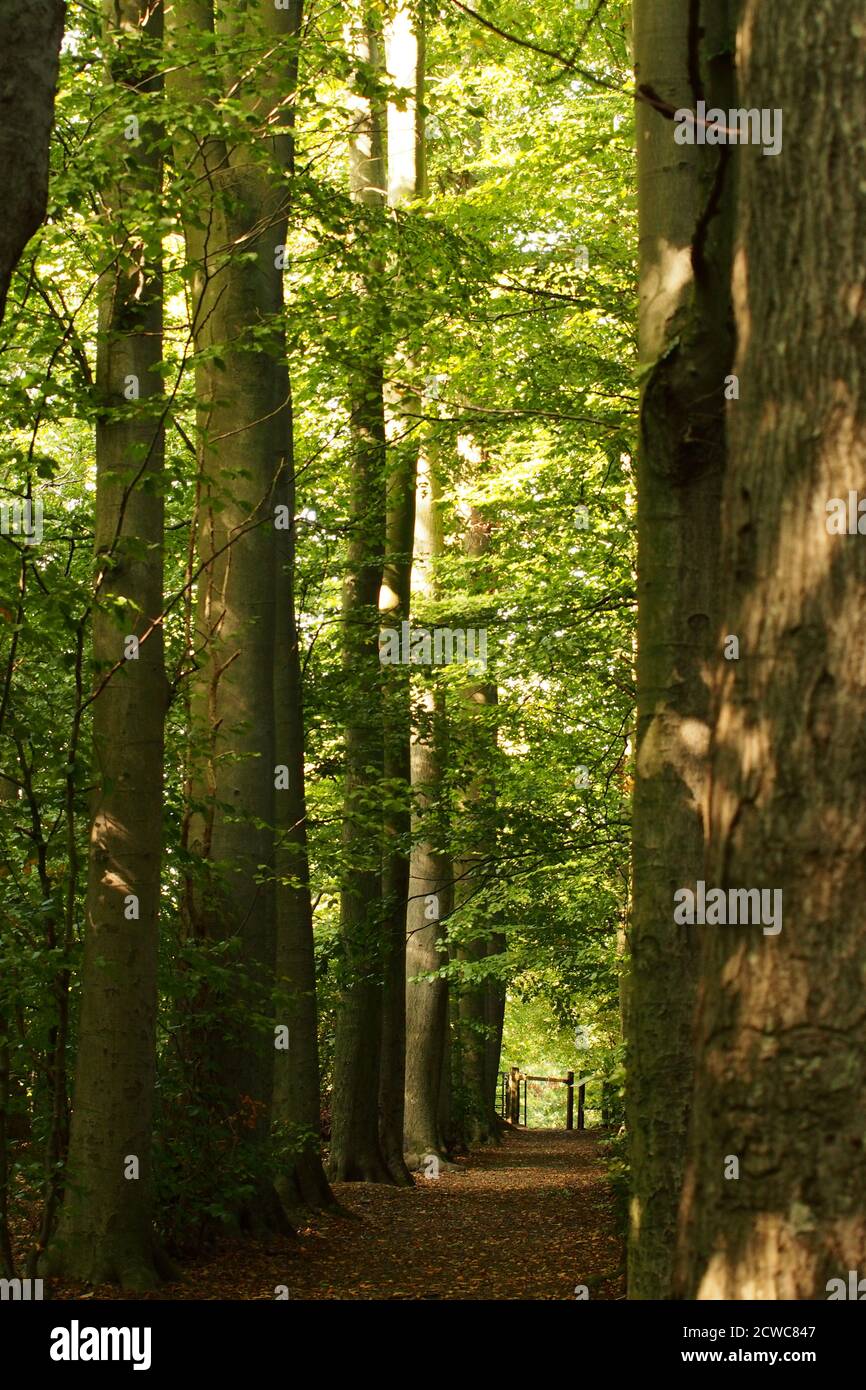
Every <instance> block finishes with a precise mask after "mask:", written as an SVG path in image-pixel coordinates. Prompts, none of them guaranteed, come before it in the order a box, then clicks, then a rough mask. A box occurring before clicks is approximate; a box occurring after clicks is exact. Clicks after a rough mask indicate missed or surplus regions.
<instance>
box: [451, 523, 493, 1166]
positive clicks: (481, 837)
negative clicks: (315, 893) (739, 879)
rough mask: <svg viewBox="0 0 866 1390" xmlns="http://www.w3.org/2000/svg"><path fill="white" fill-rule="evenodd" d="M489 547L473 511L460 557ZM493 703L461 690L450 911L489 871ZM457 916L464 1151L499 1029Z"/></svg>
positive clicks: (481, 1114)
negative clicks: (459, 786) (462, 745)
mask: <svg viewBox="0 0 866 1390" xmlns="http://www.w3.org/2000/svg"><path fill="white" fill-rule="evenodd" d="M489 544H490V528H489V526H488V524H487V523H486V522H485V521H484V520H483V518H482V517H481V516H480V515H479V514H478V512H476V511H475V510H474V509H473V510H472V511H471V513H470V516H469V519H468V526H467V533H466V539H465V542H464V549H465V552H466V555H467V556H468V557H470V558H471V559H474V560H479V561H480V559H481V557H482V556H483V555H484V553H485V551H486V550H487V548H488V546H489ZM497 699H498V692H497V689H496V686H495V685H494V684H492V683H491V682H489V681H485V680H476V681H474V682H472V683H471V684H470V685H468V686H467V688H466V690H465V692H464V707H465V709H464V719H465V721H466V726H467V729H468V731H469V739H470V740H471V742H470V743H469V746H468V750H467V754H466V766H465V770H464V771H465V778H466V790H465V793H464V798H463V806H464V810H465V817H464V819H463V825H462V827H461V833H462V834H463V836H464V837H465V840H464V842H465V844H466V849H465V851H464V852H463V853H462V854H461V855H460V856H459V857H455V860H454V901H455V907H456V908H457V909H459V908H461V906H463V905H464V904H471V903H473V902H474V899H475V898H476V896H477V895H478V893H479V891H480V890H481V889H482V888H483V883H484V880H485V878H487V877H488V876H489V875H490V874H491V872H492V868H491V863H490V860H491V857H492V855H493V854H494V853H495V848H496V832H495V826H494V822H493V818H494V814H495V804H496V787H495V781H494V772H493V769H492V767H491V765H490V754H491V752H492V751H493V749H494V748H495V745H496V727H495V724H492V723H491V721H490V711H491V709H492V707H493V706H495V705H496V703H497ZM463 915H464V920H466V921H468V923H469V927H468V931H466V928H465V926H463V924H462V923H461V927H462V928H463V929H462V931H461V938H462V942H461V944H460V945H459V946H458V959H459V960H461V961H462V962H463V963H464V964H466V965H467V966H469V974H470V978H469V980H468V983H465V984H461V987H460V997H459V1005H458V1015H459V1019H460V1066H461V1082H462V1095H463V1107H464V1115H465V1119H464V1128H465V1132H466V1138H467V1141H468V1143H469V1144H470V1145H472V1144H486V1143H489V1142H490V1140H491V1139H494V1138H495V1137H496V1135H497V1133H498V1129H499V1126H498V1123H497V1119H496V1111H495V1092H494V1089H493V1087H492V1086H491V1085H489V1084H488V1082H489V1078H490V1072H491V1060H490V1059H491V1056H492V1052H493V1047H494V1042H495V1039H494V1035H493V1030H494V1029H496V1028H501V1024H499V1023H498V1019H497V1015H496V1014H495V1013H494V1011H493V1008H492V1007H491V999H490V986H489V982H488V981H487V980H486V979H474V980H473V979H472V978H471V976H472V973H473V967H475V966H478V965H480V964H481V962H482V961H483V960H484V959H485V958H486V957H487V955H488V954H490V953H491V940H490V931H489V924H486V923H485V924H484V926H483V927H482V926H480V925H479V921H478V913H477V907H473V906H469V909H468V912H466V913H465V914H463ZM473 919H475V920H474V921H473ZM464 933H465V935H464ZM474 973H476V974H477V973H478V972H474ZM497 1060H498V1051H497Z"/></svg>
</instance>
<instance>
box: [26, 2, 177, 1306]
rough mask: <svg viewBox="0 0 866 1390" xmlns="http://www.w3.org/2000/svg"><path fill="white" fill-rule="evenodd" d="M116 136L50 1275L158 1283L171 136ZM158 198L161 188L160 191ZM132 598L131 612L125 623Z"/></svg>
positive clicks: (157, 50)
mask: <svg viewBox="0 0 866 1390" xmlns="http://www.w3.org/2000/svg"><path fill="white" fill-rule="evenodd" d="M103 24H104V40H105V46H106V49H107V52H108V64H109V71H110V78H111V81H112V82H113V83H114V84H115V85H116V86H117V94H116V100H117V102H118V103H119V105H120V107H121V109H123V103H124V101H125V100H127V99H128V100H129V101H130V102H134V97H131V96H130V93H133V92H141V91H156V90H159V88H160V86H161V78H160V77H159V76H158V73H159V68H160V63H161V44H160V40H161V33H162V15H161V11H160V9H159V7H158V6H157V7H154V6H153V4H152V3H151V0H123V3H121V4H116V3H114V0H111V2H110V3H106V4H105V5H104V6H103ZM139 130H140V143H138V144H136V145H135V147H134V148H132V147H128V146H127V147H126V149H127V150H128V158H127V159H126V160H125V161H122V159H121V156H122V154H123V153H124V140H123V133H122V129H118V131H117V135H116V138H115V145H114V154H115V156H116V158H117V164H118V166H120V165H121V164H123V166H124V167H118V168H117V170H116V175H115V181H114V183H113V186H112V188H111V189H110V191H109V192H108V194H107V196H106V212H107V217H108V219H109V223H110V234H111V239H112V241H113V243H114V245H115V247H116V257H115V260H114V261H113V263H112V265H111V267H110V269H109V270H107V271H106V272H105V273H104V275H103V276H102V280H101V283H100V304H99V340H98V347H97V365H96V388H97V395H98V400H99V405H100V408H101V411H102V414H101V416H100V418H99V421H98V424H97V428H96V462H97V493H96V561H97V567H98V568H97V584H96V596H95V598H96V603H95V612H94V618H93V658H94V665H95V682H96V685H95V692H94V695H95V698H94V703H93V738H94V764H95V768H96V780H97V790H96V793H95V798H94V810H93V821H92V825H91V831H90V851H89V860H88V882H87V901H86V928H85V936H84V967H83V983H82V1003H81V1018H80V1023H79V1042H78V1055H77V1064H76V1076H75V1102H74V1108H73V1114H72V1127H71V1133H70V1147H69V1168H68V1176H67V1182H66V1191H65V1197H64V1201H63V1207H62V1211H61V1216H60V1221H59V1224H58V1229H57V1233H56V1237H55V1240H54V1243H53V1245H52V1247H51V1248H50V1250H49V1251H48V1253H47V1255H46V1258H45V1260H44V1262H43V1264H44V1272H46V1273H51V1274H58V1273H62V1274H64V1275H72V1276H73V1277H75V1278H79V1279H85V1280H88V1281H90V1282H92V1283H104V1282H110V1281H116V1282H118V1283H120V1284H121V1285H123V1286H124V1287H130V1288H146V1287H149V1286H150V1285H152V1284H153V1283H154V1282H155V1280H156V1277H157V1267H156V1260H155V1254H154V1246H153V1240H152V1224H153V1185H152V1177H151V1140H152V1122H153V1105H154V1084H155V1071H156V1004H157V1001H156V975H157V954H158V950H157V948H158V912H159V888H160V861H161V854H162V763H163V724H164V716H165V710H166V696H167V685H166V679H165V671H164V666H163V637H162V625H161V622H160V621H159V615H160V613H161V610H162V603H163V551H162V547H163V496H162V471H163V428H162V382H161V377H160V375H159V367H160V366H161V361H162V274H161V255H160V245H159V234H158V233H156V234H155V235H153V237H152V239H151V240H150V241H147V240H144V239H140V238H139V236H138V235H137V234H136V233H134V232H133V231H131V230H130V227H131V226H133V227H139V226H141V224H142V221H143V218H151V219H155V217H156V214H157V213H158V209H159V200H160V194H161V178H162V162H161V158H160V153H159V131H158V129H155V128H153V127H152V126H151V125H150V124H149V123H148V122H147V121H146V120H145V119H144V118H143V117H142V118H141V119H140V127H139ZM145 200H150V201H149V202H148V203H146V202H145ZM118 606H119V611H120V613H121V619H120V622H118V616H117V614H118Z"/></svg>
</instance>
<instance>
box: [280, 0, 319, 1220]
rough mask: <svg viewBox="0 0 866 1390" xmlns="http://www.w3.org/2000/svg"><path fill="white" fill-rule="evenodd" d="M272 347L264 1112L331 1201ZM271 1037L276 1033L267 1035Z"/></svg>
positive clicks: (296, 1193) (290, 1169)
mask: <svg viewBox="0 0 866 1390" xmlns="http://www.w3.org/2000/svg"><path fill="white" fill-rule="evenodd" d="M288 14H289V18H288V25H287V32H288V33H289V34H290V35H291V36H292V37H293V38H294V39H295V43H294V45H293V47H292V49H291V51H290V53H289V55H288V61H287V63H286V65H285V70H286V78H285V82H284V84H281V85H282V92H283V94H284V95H288V94H290V93H292V92H294V91H295V90H296V89H297V82H298V61H299V47H298V45H299V42H300V32H301V19H302V0H292V4H291V7H290V9H289V12H288ZM282 124H283V126H284V130H285V133H284V134H283V135H282V136H281V137H280V139H281V140H282V141H283V142H284V146H283V148H282V150H281V156H282V163H283V164H284V167H285V168H286V172H287V173H288V174H289V176H290V178H291V177H293V176H294V129H293V128H294V111H293V108H291V107H289V108H288V109H287V110H286V113H285V117H284V120H283V122H282ZM286 225H287V224H286V221H285V218H283V217H281V218H280V219H279V222H278V224H277V225H276V227H275V235H276V237H277V241H278V243H279V242H282V241H284V240H285V235H286ZM273 290H274V305H273V312H274V314H276V315H281V314H282V312H283V284H282V276H281V275H280V274H279V273H278V274H277V275H275V277H274V281H273ZM278 343H279V345H280V347H281V351H280V352H279V353H278V354H276V355H275V363H274V366H275V370H274V385H275V388H276V394H275V399H274V411H275V423H276V428H277V431H278V448H279V444H280V441H281V442H282V452H281V453H278V462H279V468H280V471H279V475H278V479H277V484H276V492H275V497H276V503H277V507H278V508H282V509H284V510H282V512H280V513H278V521H279V522H281V523H284V524H278V525H277V526H276V562H277V577H276V634H275V646H274V707H275V714H274V718H275V731H276V754H275V757H276V763H277V765H278V766H284V767H285V769H286V774H287V776H286V785H285V786H284V787H283V786H281V788H280V790H279V791H278V792H277V795H276V815H275V821H276V829H277V839H276V845H275V860H276V915H277V963H276V973H277V1000H278V1011H277V1025H278V1026H279V1025H285V1026H286V1027H287V1028H288V1039H287V1041H288V1046H287V1047H285V1048H277V1049H276V1051H275V1069H274V1093H273V1105H272V1120H273V1124H274V1129H275V1132H276V1135H277V1137H278V1139H279V1141H280V1144H281V1146H285V1148H286V1149H287V1153H286V1156H285V1157H283V1152H282V1149H281V1152H280V1156H279V1159H278V1163H277V1169H276V1171H277V1181H276V1187H277V1192H278V1193H279V1195H280V1198H281V1199H282V1201H283V1205H284V1206H285V1207H286V1208H287V1209H288V1210H289V1211H290V1212H291V1211H294V1210H295V1209H298V1208H320V1207H330V1206H333V1205H335V1203H334V1197H333V1194H332V1192H331V1189H330V1186H329V1185H328V1180H327V1178H326V1177H325V1170H324V1167H323V1165H322V1157H321V1137H320V1129H321V1114H320V1111H321V1096H320V1089H319V1039H318V1008H317V1002H316V962H315V954H314V949H313V909H312V902H311V899H310V863H309V856H308V852H307V801H306V771H305V766H304V701H303V681H302V677H301V655H300V638H299V633H298V624H297V617H296V613H295V585H294V572H295V542H296V538H297V531H296V526H295V506H296V502H295V453H294V435H293V420H292V399H291V380H290V376H289V369H288V363H287V360H286V347H285V334H284V332H283V331H282V330H280V332H279V335H278ZM275 1042H276V1039H275Z"/></svg>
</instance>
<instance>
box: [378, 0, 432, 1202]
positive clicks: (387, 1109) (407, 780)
mask: <svg viewBox="0 0 866 1390" xmlns="http://www.w3.org/2000/svg"><path fill="white" fill-rule="evenodd" d="M384 39H385V59H386V64H387V69H388V76H389V78H390V79H391V80H392V81H393V82H396V83H397V85H398V86H400V87H402V88H408V89H409V90H412V91H414V93H415V96H414V99H412V100H409V101H407V102H406V104H405V108H404V109H403V110H399V109H398V108H397V106H396V105H395V104H394V103H393V102H391V103H389V105H388V111H387V129H388V142H387V143H388V161H387V165H388V203H389V206H390V207H393V208H398V209H399V208H403V207H404V206H405V204H406V203H407V202H410V201H411V200H412V199H413V198H416V197H418V196H420V195H421V194H423V192H424V118H423V115H422V110H423V100H424V69H423V46H422V45H421V44H420V43H419V36H418V33H417V31H416V19H415V16H414V14H413V7H412V6H411V5H409V4H407V3H405V2H404V3H400V4H398V5H397V7H396V10H395V11H394V13H393V14H391V15H390V16H389V17H388V18H387V19H386V21H385V33H384ZM406 293H407V290H406V287H405V285H404V284H403V283H402V277H401V276H400V275H399V273H398V275H397V277H396V281H395V285H394V290H393V298H394V300H395V302H397V303H399V302H401V301H402V299H403V297H404V296H405V295H406ZM392 371H396V373H399V374H401V375H403V376H404V378H411V377H412V376H413V375H414V373H415V371H416V368H415V366H414V364H413V363H412V362H411V360H410V359H409V358H408V357H407V356H406V355H405V354H404V355H403V356H402V357H401V358H399V359H398V360H397V362H396V363H395V365H394V368H392ZM386 396H387V398H388V405H389V409H388V419H387V422H386V425H387V430H388V454H387V464H388V476H387V488H386V498H387V517H386V545H385V564H384V569H383V575H382V589H381V591H380V595H379V608H380V610H381V613H382V620H383V622H384V623H386V624H387V625H388V626H390V627H394V628H396V629H397V631H400V624H401V623H402V622H403V621H408V620H409V618H410V615H411V585H412V550H413V535H414V527H415V475H416V471H417V460H418V427H419V423H420V422H419V418H418V417H419V416H420V414H421V410H420V404H421V402H420V396H419V394H418V392H417V391H413V390H411V389H410V388H408V387H407V386H400V385H397V386H394V387H392V388H391V389H390V390H389V391H387V392H386ZM382 675H383V695H382V698H383V726H384V777H385V787H386V789H387V800H386V810H385V816H384V860H383V870H382V900H383V907H384V920H383V927H384V931H383V954H384V960H383V971H382V1053H381V1069H380V1075H379V1140H380V1144H381V1147H382V1153H383V1156H384V1158H385V1161H386V1162H387V1164H388V1167H389V1168H390V1170H391V1172H392V1174H393V1176H394V1178H395V1179H396V1180H397V1181H398V1182H402V1183H404V1184H409V1183H410V1182H411V1178H410V1176H409V1171H408V1169H407V1167H406V1163H405V1161H404V1157H403V1148H404V1144H403V1131H404V1088H405V1083H406V905H407V902H408V899H409V855H410V840H411V830H412V827H411V806H410V793H411V757H410V746H409V745H410V736H411V712H410V677H409V667H408V666H403V665H402V664H395V665H391V666H385V667H384V668H383V673H382Z"/></svg>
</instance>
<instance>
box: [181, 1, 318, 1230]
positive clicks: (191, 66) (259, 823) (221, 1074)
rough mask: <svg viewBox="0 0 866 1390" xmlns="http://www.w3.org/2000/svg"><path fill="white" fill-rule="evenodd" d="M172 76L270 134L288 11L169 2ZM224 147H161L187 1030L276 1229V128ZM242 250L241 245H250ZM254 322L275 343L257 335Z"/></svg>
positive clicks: (217, 143)
mask: <svg viewBox="0 0 866 1390" xmlns="http://www.w3.org/2000/svg"><path fill="white" fill-rule="evenodd" d="M169 14H170V23H171V33H172V40H173V45H174V53H173V61H172V65H171V81H172V84H173V86H174V89H175V90H176V91H177V93H178V94H179V95H180V96H182V97H184V98H185V99H186V100H187V101H188V102H189V103H190V105H191V106H192V105H193V104H196V103H197V104H199V105H200V106H201V107H203V108H206V107H207V104H208V102H209V100H210V99H211V98H213V97H216V98H217V99H218V98H219V97H220V96H222V95H224V93H222V92H216V93H214V92H213V91H212V90H209V87H208V81H209V78H208V77H207V76H206V73H208V72H210V70H211V69H210V65H205V64H203V63H202V61H201V59H202V53H203V51H204V49H203V45H206V46H208V47H213V46H214V45H215V47H216V50H217V52H218V53H220V56H221V59H222V61H221V64H220V70H221V72H222V80H223V82H224V84H225V90H226V91H229V90H230V91H231V92H232V99H233V101H234V102H238V103H242V104H243V105H244V106H245V108H246V110H247V112H248V113H249V115H250V118H251V119H252V120H254V121H256V122H259V123H261V124H264V122H265V120H266V119H268V118H270V120H271V123H272V124H274V125H276V129H277V131H280V125H281V122H280V121H279V119H276V120H275V119H274V112H275V111H276V109H277V107H278V103H279V101H280V99H281V98H282V97H283V95H284V90H285V75H286V70H287V69H286V70H284V69H283V68H282V67H281V63H280V59H282V60H283V62H284V63H285V64H286V65H287V68H288V67H289V66H290V65H291V62H292V53H293V51H294V44H293V43H292V44H287V45H281V41H282V40H283V39H285V38H292V29H291V25H292V22H293V15H292V13H291V12H290V11H287V10H277V9H275V7H274V5H273V4H272V3H270V0H256V3H255V4H253V5H251V6H250V7H249V8H247V9H244V10H241V11H232V12H230V13H228V14H223V13H222V12H220V14H219V20H218V23H217V25H216V28H215V23H214V8H213V5H212V3H211V0H175V3H174V4H173V5H172V7H171V11H170V12H169ZM247 35H248V36H249V38H250V47H251V48H252V47H253V46H254V45H255V44H259V45H261V40H262V37H263V36H264V37H266V38H267V39H268V40H269V41H270V42H272V43H273V46H274V47H273V51H272V52H271V54H270V56H269V60H268V65H267V67H266V68H263V69H261V70H258V69H253V70H242V69H244V64H243V63H239V62H238V59H237V51H236V44H237V41H238V40H244V38H245V37H246V36H247ZM252 138H254V137H247V136H239V137H238V142H237V143H236V144H232V143H228V144H227V143H226V141H224V140H223V139H222V138H220V137H213V136H205V137H204V138H202V139H197V140H196V141H194V142H190V141H188V139H187V138H186V137H185V136H184V134H183V133H182V132H180V133H179V135H178V138H177V147H176V159H177V163H178V165H179V166H180V167H182V168H184V169H185V170H188V171H190V172H191V173H192V175H193V177H194V178H195V181H196V185H197V192H196V193H191V194H190V196H189V198H188V200H187V208H188V211H187V218H186V225H185V235H186V243H187V258H188V261H189V262H190V264H191V266H192V267H193V269H194V278H193V281H192V319H193V333H194V345H195V349H196V393H197V401H198V413H199V468H200V479H201V486H200V495H199V509H198V518H197V536H198V548H199V562H200V566H201V577H200V580H199V592H198V614H197V624H196V634H195V642H196V648H197V650H198V655H199V667H198V670H197V672H196V675H195V684H194V689H193V697H192V711H193V720H194V725H195V728H196V730H197V731H198V734H199V737H200V739H201V741H202V745H203V751H202V756H201V758H200V765H199V767H198V770H197V773H196V777H195V782H194V788H193V802H194V807H195V810H194V814H193V815H192V816H191V818H190V826H189V849H190V851H191V852H192V854H193V855H196V856H198V857H199V859H200V861H201V865H202V868H201V872H200V873H199V874H197V875H194V876H193V882H192V884H191V886H190V893H189V898H188V910H189V916H190V922H191V928H192V931H193V934H194V936H195V937H196V938H197V939H199V940H201V941H202V943H203V945H204V944H207V945H209V946H211V947H212V946H213V945H214V944H216V945H217V946H218V947H219V948H220V952H221V953H222V952H223V951H224V950H228V952H229V953H230V954H229V957H228V958H229V959H231V961H232V965H233V970H232V984H231V988H230V989H225V988H223V989H222V990H221V991H217V990H214V991H212V993H211V994H210V996H209V997H208V999H207V1000H206V1001H205V1004H206V1007H207V1009H208V1011H209V1012H210V1013H211V1014H212V1015H213V1014H216V1016H217V1017H218V1018H219V1023H218V1024H216V1025H215V1026H214V1027H213V1028H212V1029H210V1030H209V1032H208V1036H207V1038H206V1039H201V1038H199V1039H198V1048H199V1053H200V1058H199V1060H200V1064H201V1071H200V1073H199V1075H200V1076H201V1078H202V1081H203V1083H204V1085H205V1088H206V1091H207V1094H208V1099H209V1103H210V1104H211V1105H212V1106H213V1107H214V1109H215V1112H216V1113H217V1115H218V1116H219V1121H220V1123H221V1124H222V1125H223V1126H224V1127H225V1130H224V1132H225V1134H226V1136H227V1137H230V1139H231V1143H232V1145H233V1146H234V1148H235V1152H236V1157H238V1159H239V1162H240V1164H241V1168H242V1170H244V1171H246V1172H248V1173H249V1174H250V1175H252V1178H253V1186H254V1195H253V1196H252V1197H251V1198H250V1199H249V1200H246V1201H244V1202H241V1203H239V1204H237V1210H236V1212H235V1213H234V1214H235V1216H236V1218H237V1221H238V1222H239V1224H240V1225H242V1226H243V1227H245V1228H256V1227H260V1226H263V1227H273V1228H276V1229H278V1230H285V1229H287V1223H286V1222H285V1218H284V1217H283V1215H282V1211H281V1208H280V1204H279V1202H278V1200H277V1196H276V1193H275V1191H274V1188H273V1186H272V1184H271V1182H270V1181H269V1179H268V1178H267V1176H266V1168H267V1146H268V1139H269V1130H270V1109H271V1100H272V1091H273V1068H274V1053H275V1047H274V1035H273V1034H272V1033H270V1032H266V1031H265V1029H264V1028H263V1027H261V1026H259V1025H258V1024H257V1023H256V1022H255V1020H256V1019H261V1017H262V1016H263V1015H265V1014H266V1013H267V1010H268V1008H269V1001H270V993H271V990H272V988H273V984H274V976H275V968H276V913H275V905H276V904H275V890H274V870H275V857H274V812H275V794H276V785H277V782H278V773H277V769H276V758H275V734H274V649H275V636H276V622H275V604H276V576H277V556H276V542H275V536H276V531H275V522H276V514H275V507H276V505H277V492H276V488H277V481H278V478H279V475H280V471H281V468H282V467H283V466H284V459H285V438H284V437H283V433H282V432H283V429H284V424H285V422H284V418H283V416H282V414H281V413H277V414H275V403H276V402H277V400H278V399H279V398H280V396H279V393H280V391H282V392H283V398H284V397H285V386H284V383H283V379H282V377H281V375H280V372H281V370H282V369H281V368H279V367H278V365H277V361H276V358H277V354H278V352H279V324H275V323H274V314H275V312H276V311H277V308H278V306H279V304H280V298H279V296H280V280H281V270H280V268H279V267H280V266H281V265H282V258H283V244H284V237H285V215H286V189H285V179H284V172H285V161H286V159H287V158H288V153H289V136H288V134H287V133H285V132H284V131H283V132H281V133H278V134H275V135H273V136H270V137H267V138H265V139H264V140H262V142H261V144H260V145H259V147H258V148H255V146H254V145H253V143H251V139H252ZM251 253H252V254H251ZM268 325H270V328H271V331H272V333H273V334H275V335H276V336H275V338H274V341H272V342H266V341H264V338H263V332H262V330H263V328H264V327H266V326H268Z"/></svg>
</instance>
